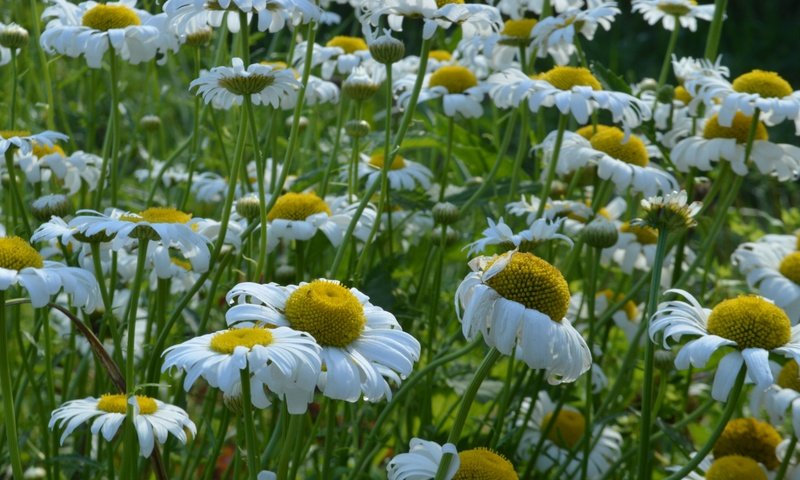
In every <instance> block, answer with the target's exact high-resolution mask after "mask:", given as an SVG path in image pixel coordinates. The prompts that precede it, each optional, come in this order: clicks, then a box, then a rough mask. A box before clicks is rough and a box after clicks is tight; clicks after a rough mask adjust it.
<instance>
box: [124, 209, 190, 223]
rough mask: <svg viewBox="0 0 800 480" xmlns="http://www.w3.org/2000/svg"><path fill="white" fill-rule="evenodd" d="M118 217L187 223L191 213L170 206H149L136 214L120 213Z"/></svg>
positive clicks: (126, 219)
mask: <svg viewBox="0 0 800 480" xmlns="http://www.w3.org/2000/svg"><path fill="white" fill-rule="evenodd" d="M119 219H120V220H122V221H125V222H132V223H139V222H147V223H188V222H189V220H191V219H192V214H191V213H185V212H181V211H180V210H178V209H175V208H172V207H151V208H148V209H147V210H144V211H143V212H139V213H138V214H137V215H122V216H121V217H120V218H119Z"/></svg>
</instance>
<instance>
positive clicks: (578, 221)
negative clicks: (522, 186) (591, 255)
mask: <svg viewBox="0 0 800 480" xmlns="http://www.w3.org/2000/svg"><path fill="white" fill-rule="evenodd" d="M506 210H507V211H508V212H509V213H511V214H512V215H516V216H520V217H521V216H523V215H524V216H527V220H528V223H531V222H534V221H536V213H537V212H538V211H539V198H538V197H536V196H534V195H531V196H529V197H528V198H525V195H522V197H521V199H520V201H518V202H510V203H508V204H507V205H506ZM626 211H627V203H626V202H625V200H624V199H623V198H621V197H615V198H614V199H612V200H611V201H610V202H608V203H607V204H606V206H605V207H600V208H599V209H598V210H597V212H595V211H594V210H593V209H592V203H591V201H588V200H587V201H583V202H581V201H577V200H552V199H549V200H548V201H547V204H546V205H545V206H544V218H547V219H550V220H553V219H557V218H563V219H564V231H565V232H567V233H568V234H569V235H570V236H573V237H574V236H577V235H578V234H580V232H581V231H582V230H583V229H584V227H586V225H587V224H588V223H589V221H590V220H592V219H594V218H595V217H596V216H601V217H603V218H605V219H607V220H611V221H614V220H617V219H619V218H620V217H621V216H622V214H624V213H625V212H626Z"/></svg>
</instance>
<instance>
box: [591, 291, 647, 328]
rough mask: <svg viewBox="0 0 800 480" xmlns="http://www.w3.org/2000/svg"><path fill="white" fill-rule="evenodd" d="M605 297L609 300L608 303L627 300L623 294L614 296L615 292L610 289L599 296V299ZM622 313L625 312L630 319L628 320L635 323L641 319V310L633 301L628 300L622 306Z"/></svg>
mask: <svg viewBox="0 0 800 480" xmlns="http://www.w3.org/2000/svg"><path fill="white" fill-rule="evenodd" d="M600 295H603V296H604V297H606V299H607V300H608V303H609V304H610V303H612V302H618V301H620V300H622V299H623V298H625V295H623V294H621V293H617V294H614V292H613V291H611V290H610V289H605V290H603V291H601V292H600V293H598V294H597V296H598V297H599V296H600ZM622 311H623V312H625V316H626V317H628V320H629V321H631V322H633V321H635V320H636V319H637V318H638V317H639V308H638V307H637V306H636V303H634V301H633V300H628V301H627V302H625V303H624V304H623V305H622Z"/></svg>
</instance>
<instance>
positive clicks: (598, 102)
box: [487, 67, 651, 131]
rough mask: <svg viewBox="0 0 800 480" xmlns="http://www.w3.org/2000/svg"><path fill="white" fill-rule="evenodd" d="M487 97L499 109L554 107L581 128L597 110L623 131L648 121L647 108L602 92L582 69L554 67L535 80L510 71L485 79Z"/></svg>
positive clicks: (626, 97) (636, 101) (618, 94)
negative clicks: (622, 127) (620, 126)
mask: <svg viewBox="0 0 800 480" xmlns="http://www.w3.org/2000/svg"><path fill="white" fill-rule="evenodd" d="M487 82H488V84H489V85H490V86H491V88H490V91H489V96H490V97H491V98H492V100H493V101H494V103H495V105H497V106H498V107H500V108H513V107H518V106H519V105H520V104H521V103H522V102H523V101H525V100H527V102H528V107H529V108H530V110H531V112H537V111H539V109H540V108H542V107H552V106H555V107H556V108H558V110H559V111H560V112H561V113H562V114H564V115H569V114H571V115H572V116H573V117H575V120H577V122H578V123H580V124H585V123H587V122H588V121H589V118H590V116H591V114H592V112H594V111H595V110H597V109H601V110H608V111H609V112H611V116H612V118H613V120H614V123H622V124H623V125H624V127H625V129H626V131H627V130H628V129H630V128H634V127H637V126H639V125H641V123H642V121H644V120H647V119H649V118H650V115H651V112H650V107H649V106H647V104H646V103H645V102H643V101H642V100H639V99H638V98H636V97H633V96H631V95H628V94H627V93H621V92H613V91H608V90H603V87H602V85H601V84H600V81H599V80H597V78H595V76H594V75H592V73H591V72H590V71H589V70H588V69H586V68H583V67H554V68H553V69H551V70H549V71H547V72H545V73H543V74H542V75H540V76H538V77H537V78H536V79H532V78H530V77H528V76H527V75H525V74H524V73H522V72H521V71H520V70H517V69H514V68H510V69H507V70H504V71H503V72H500V73H495V74H493V75H492V76H490V77H489V79H488V81H487Z"/></svg>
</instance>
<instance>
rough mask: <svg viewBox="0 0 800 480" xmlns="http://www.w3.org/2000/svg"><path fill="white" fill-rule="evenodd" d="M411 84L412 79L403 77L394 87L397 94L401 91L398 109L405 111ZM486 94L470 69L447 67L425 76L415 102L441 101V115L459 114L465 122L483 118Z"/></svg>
mask: <svg viewBox="0 0 800 480" xmlns="http://www.w3.org/2000/svg"><path fill="white" fill-rule="evenodd" d="M414 81H415V79H414V78H412V77H410V76H406V77H404V78H402V79H400V80H398V81H397V82H396V83H395V86H394V88H395V89H396V90H397V89H403V90H404V92H403V93H402V94H401V95H400V96H399V97H398V99H397V103H398V105H400V106H401V107H403V108H407V107H408V102H409V99H410V98H411V93H412V87H413V84H414ZM485 92H486V88H485V87H484V86H483V85H481V84H479V83H478V79H477V77H476V76H475V74H474V73H472V72H471V71H469V69H467V68H466V67H462V66H460V65H448V66H443V67H440V68H439V69H438V70H436V71H435V72H433V73H430V74H427V75H426V76H425V79H424V80H423V86H422V90H421V91H420V93H419V100H418V102H419V103H422V102H427V101H428V100H433V99H437V98H441V99H442V107H443V110H444V114H445V115H447V116H448V117H455V116H456V114H458V115H461V116H462V117H465V118H477V117H480V116H481V115H483V107H482V106H481V102H483V96H484V94H485Z"/></svg>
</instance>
